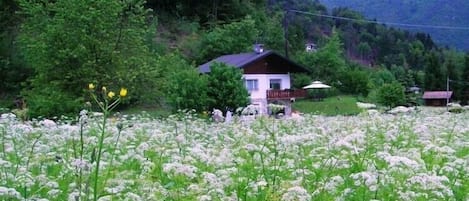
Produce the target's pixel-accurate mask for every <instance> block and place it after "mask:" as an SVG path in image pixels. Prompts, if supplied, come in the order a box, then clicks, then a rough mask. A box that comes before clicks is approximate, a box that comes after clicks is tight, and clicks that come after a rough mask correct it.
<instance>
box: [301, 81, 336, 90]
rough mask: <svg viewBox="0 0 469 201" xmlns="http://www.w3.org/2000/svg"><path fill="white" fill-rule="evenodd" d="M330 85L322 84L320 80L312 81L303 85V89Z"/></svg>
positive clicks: (326, 87)
mask: <svg viewBox="0 0 469 201" xmlns="http://www.w3.org/2000/svg"><path fill="white" fill-rule="evenodd" d="M328 88H331V86H329V85H327V84H323V83H322V82H321V81H314V82H312V83H311V84H310V85H308V86H304V87H303V89H328Z"/></svg>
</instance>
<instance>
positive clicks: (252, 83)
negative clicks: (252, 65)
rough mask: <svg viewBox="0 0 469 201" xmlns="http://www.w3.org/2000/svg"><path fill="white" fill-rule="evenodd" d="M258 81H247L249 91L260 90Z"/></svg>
mask: <svg viewBox="0 0 469 201" xmlns="http://www.w3.org/2000/svg"><path fill="white" fill-rule="evenodd" d="M258 86H259V85H258V81H257V80H246V88H247V89H248V91H257V90H258V89H259V87H258Z"/></svg>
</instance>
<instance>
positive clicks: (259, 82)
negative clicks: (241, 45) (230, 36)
mask: <svg viewBox="0 0 469 201" xmlns="http://www.w3.org/2000/svg"><path fill="white" fill-rule="evenodd" d="M214 62H222V63H225V64H227V65H230V66H233V67H235V68H240V69H242V70H243V80H244V83H245V85H246V88H247V90H248V92H249V94H250V99H251V104H253V105H256V106H258V107H259V108H260V109H261V113H263V114H268V104H269V103H276V104H282V105H285V111H284V112H285V114H286V115H290V114H291V100H294V99H295V98H299V97H305V96H306V91H305V90H303V89H299V90H291V79H290V73H298V72H307V70H306V69H305V68H303V67H302V66H300V65H298V64H296V63H294V62H293V61H291V60H289V59H287V58H285V57H283V56H281V55H279V54H277V53H275V52H273V51H264V49H263V48H262V46H255V47H254V51H253V52H248V53H241V54H231V55H224V56H221V57H218V58H216V59H214V60H212V61H210V62H207V63H205V64H203V65H200V66H199V72H201V73H209V72H210V66H211V64H213V63H214Z"/></svg>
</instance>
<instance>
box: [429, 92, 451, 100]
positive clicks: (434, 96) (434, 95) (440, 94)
mask: <svg viewBox="0 0 469 201" xmlns="http://www.w3.org/2000/svg"><path fill="white" fill-rule="evenodd" d="M452 95H453V91H426V92H424V93H423V96H422V98H423V99H447V98H451V96H452Z"/></svg>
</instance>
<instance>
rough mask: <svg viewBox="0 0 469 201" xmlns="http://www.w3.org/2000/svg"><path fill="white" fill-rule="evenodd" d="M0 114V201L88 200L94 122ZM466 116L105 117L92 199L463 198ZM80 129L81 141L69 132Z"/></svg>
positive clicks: (468, 149) (468, 168)
mask: <svg viewBox="0 0 469 201" xmlns="http://www.w3.org/2000/svg"><path fill="white" fill-rule="evenodd" d="M81 115H82V116H81V118H80V120H79V121H77V123H73V124H71V123H66V122H58V123H56V122H53V121H47V120H45V121H28V122H22V121H20V120H18V119H16V118H15V117H14V116H13V115H9V114H3V115H2V116H1V118H0V200H36V201H39V200H41V201H42V200H44V201H45V200H57V201H63V200H70V201H83V200H91V198H92V195H93V193H94V192H91V191H93V188H92V186H93V185H92V184H93V181H94V180H95V179H96V178H94V175H93V172H92V171H93V167H94V166H95V165H96V164H95V163H96V156H95V154H96V146H97V144H98V136H99V132H100V130H102V129H101V128H100V127H99V126H100V124H99V122H100V120H99V118H102V117H99V116H98V117H93V118H91V117H88V116H87V113H86V112H82V114H81ZM468 125H469V113H467V112H466V113H461V114H450V113H444V112H438V111H430V110H422V111H420V112H418V113H413V114H401V115H386V114H373V115H365V114H361V115H358V116H336V117H324V116H308V115H306V116H304V117H303V118H297V119H283V120H279V119H274V118H268V117H265V118H258V119H256V120H254V121H251V122H236V121H234V122H232V123H213V122H209V121H207V120H204V119H199V118H196V117H195V116H192V115H189V114H188V115H178V116H173V117H169V118H166V119H159V120H158V119H150V118H148V117H145V116H134V117H126V118H122V119H110V120H109V123H108V124H107V128H106V134H105V138H104V144H105V146H104V148H103V154H102V157H101V163H100V167H101V171H100V172H99V173H100V174H99V180H98V181H99V182H98V184H99V185H98V186H99V188H98V192H97V194H98V195H99V199H98V200H102V201H105V200H129V201H130V200H135V201H136V200H175V201H176V200H200V201H208V200H223V201H225V200H226V201H230V200H233V201H234V200H246V201H247V200H253V201H254V200H268V201H280V200H282V201H306V200H382V201H384V200H425V201H427V200H468V199H469V176H468V173H469V126H468ZM80 133H81V134H80Z"/></svg>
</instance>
